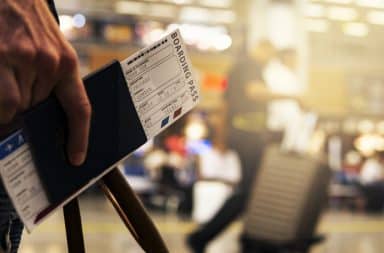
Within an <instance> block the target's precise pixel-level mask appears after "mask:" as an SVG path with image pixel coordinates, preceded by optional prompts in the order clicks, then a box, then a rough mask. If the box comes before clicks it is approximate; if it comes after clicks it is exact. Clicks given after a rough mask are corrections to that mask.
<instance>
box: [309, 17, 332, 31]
mask: <svg viewBox="0 0 384 253" xmlns="http://www.w3.org/2000/svg"><path fill="white" fill-rule="evenodd" d="M305 23H306V27H307V30H308V31H310V32H318V33H320V32H327V31H328V28H329V23H328V21H327V20H323V19H307V20H306V21H305Z"/></svg>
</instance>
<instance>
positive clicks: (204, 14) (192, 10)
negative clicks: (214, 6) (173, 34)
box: [180, 7, 211, 22]
mask: <svg viewBox="0 0 384 253" xmlns="http://www.w3.org/2000/svg"><path fill="white" fill-rule="evenodd" d="M210 18H211V13H210V11H209V10H207V9H205V8H198V7H184V8H182V9H181V11H180V19H181V20H182V21H188V22H207V21H209V20H210Z"/></svg>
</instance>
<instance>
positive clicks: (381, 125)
mask: <svg viewBox="0 0 384 253" xmlns="http://www.w3.org/2000/svg"><path fill="white" fill-rule="evenodd" d="M376 131H377V132H378V133H379V134H381V135H384V121H380V122H378V123H377V125H376Z"/></svg>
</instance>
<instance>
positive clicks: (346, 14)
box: [328, 6, 358, 21]
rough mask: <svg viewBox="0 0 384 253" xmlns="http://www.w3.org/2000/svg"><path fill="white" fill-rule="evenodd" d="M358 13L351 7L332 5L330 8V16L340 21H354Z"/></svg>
mask: <svg viewBox="0 0 384 253" xmlns="http://www.w3.org/2000/svg"><path fill="white" fill-rule="evenodd" d="M357 17H358V13H357V11H356V10H355V9H353V8H349V7H338V6H332V7H329V9H328V18H329V19H333V20H340V21H352V20H355V19H357Z"/></svg>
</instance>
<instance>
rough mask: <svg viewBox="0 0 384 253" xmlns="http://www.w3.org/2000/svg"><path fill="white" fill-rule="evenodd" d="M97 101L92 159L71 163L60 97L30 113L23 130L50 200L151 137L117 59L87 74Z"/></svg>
mask: <svg viewBox="0 0 384 253" xmlns="http://www.w3.org/2000/svg"><path fill="white" fill-rule="evenodd" d="M83 81H84V85H85V88H86V91H87V94H88V97H89V100H90V103H91V105H92V121H91V128H90V135H89V146H88V154H87V159H86V161H85V162H84V164H83V165H82V166H79V167H74V166H72V165H70V164H69V162H68V159H67V155H66V148H65V143H66V135H67V123H66V122H67V120H66V115H65V113H64V111H63V109H62V107H61V105H60V104H59V102H58V100H57V99H56V98H55V97H53V96H52V97H50V98H49V99H47V100H46V101H45V102H43V103H42V104H40V105H38V106H37V107H35V108H33V109H32V110H31V111H29V112H27V113H26V114H25V115H24V117H23V130H24V134H25V138H26V139H27V141H28V143H29V145H30V148H31V152H32V156H33V159H34V162H35V165H36V167H37V170H38V173H39V176H40V179H41V181H42V184H43V186H44V187H45V190H46V193H47V195H48V199H49V201H50V202H51V204H53V205H57V204H60V203H62V202H63V201H65V200H66V199H67V198H69V197H70V196H72V195H73V194H74V193H76V192H78V191H79V190H80V189H82V188H83V187H84V186H85V185H87V184H88V183H89V182H91V181H92V179H94V178H96V177H97V176H99V175H101V174H102V173H103V172H105V171H106V170H107V169H108V168H110V167H111V166H112V165H114V164H115V163H116V162H118V161H119V160H121V159H122V158H124V157H125V156H127V155H128V154H129V153H131V152H132V151H134V150H135V149H137V148H138V147H140V146H141V145H142V144H144V143H145V142H146V141H147V138H146V135H145V132H144V129H143V127H142V125H141V123H140V119H139V117H138V115H137V112H136V110H135V106H134V104H133V101H132V97H131V95H130V93H129V91H128V86H127V83H126V81H125V78H124V74H123V72H122V69H121V65H120V63H119V62H118V61H114V62H113V63H111V64H110V65H108V66H105V67H104V68H102V69H100V70H99V71H96V72H95V73H93V74H90V75H88V76H87V77H85V78H84V80H83Z"/></svg>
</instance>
